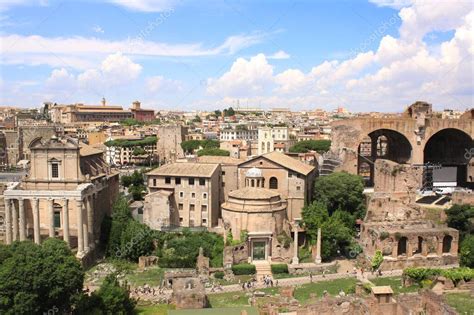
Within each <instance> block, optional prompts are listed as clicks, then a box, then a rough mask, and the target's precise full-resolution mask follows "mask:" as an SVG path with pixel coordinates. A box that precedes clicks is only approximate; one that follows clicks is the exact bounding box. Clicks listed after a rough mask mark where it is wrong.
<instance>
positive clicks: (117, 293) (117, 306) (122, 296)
mask: <svg viewBox="0 0 474 315" xmlns="http://www.w3.org/2000/svg"><path fill="white" fill-rule="evenodd" d="M97 296H98V297H99V298H100V300H101V301H102V303H101V304H102V310H103V313H104V314H123V315H125V314H134V309H135V305H136V301H135V300H133V299H132V298H130V292H129V291H128V290H127V288H126V287H125V286H121V285H120V283H119V282H118V280H117V275H115V274H111V275H108V276H107V277H106V278H105V279H104V282H103V283H102V285H101V286H100V289H99V291H98V292H97Z"/></svg>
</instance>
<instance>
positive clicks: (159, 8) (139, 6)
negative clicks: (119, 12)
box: [109, 0, 176, 12]
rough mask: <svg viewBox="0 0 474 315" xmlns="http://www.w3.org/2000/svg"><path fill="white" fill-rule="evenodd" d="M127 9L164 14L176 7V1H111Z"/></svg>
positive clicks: (110, 0)
mask: <svg viewBox="0 0 474 315" xmlns="http://www.w3.org/2000/svg"><path fill="white" fill-rule="evenodd" d="M109 2H110V3H113V4H116V5H119V6H122V7H124V8H126V9H129V10H133V11H142V12H163V11H166V10H169V9H171V8H172V7H174V6H175V4H176V1H174V0H109Z"/></svg>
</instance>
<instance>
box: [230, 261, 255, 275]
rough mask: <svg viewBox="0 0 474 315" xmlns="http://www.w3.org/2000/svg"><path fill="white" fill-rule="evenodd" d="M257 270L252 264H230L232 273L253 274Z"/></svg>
mask: <svg viewBox="0 0 474 315" xmlns="http://www.w3.org/2000/svg"><path fill="white" fill-rule="evenodd" d="M256 271H257V270H256V269H255V266H254V265H252V264H238V265H233V266H232V272H233V273H234V275H236V276H239V275H253V274H255V272H256Z"/></svg>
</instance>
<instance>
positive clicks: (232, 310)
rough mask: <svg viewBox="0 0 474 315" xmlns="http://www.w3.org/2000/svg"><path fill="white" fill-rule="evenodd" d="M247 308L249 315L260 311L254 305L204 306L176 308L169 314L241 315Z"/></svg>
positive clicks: (255, 314)
mask: <svg viewBox="0 0 474 315" xmlns="http://www.w3.org/2000/svg"><path fill="white" fill-rule="evenodd" d="M243 310H245V311H246V312H247V314H248V315H258V311H257V309H256V308H254V307H249V306H245V307H227V308H219V309H213V308H204V309H199V310H175V311H170V312H168V314H169V315H222V314H225V315H240V314H242V311H243Z"/></svg>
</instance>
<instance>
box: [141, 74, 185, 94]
mask: <svg viewBox="0 0 474 315" xmlns="http://www.w3.org/2000/svg"><path fill="white" fill-rule="evenodd" d="M146 88H147V90H148V92H150V93H163V92H168V93H172V92H179V91H182V90H183V86H182V82H181V81H178V80H171V79H166V78H165V77H163V76H153V77H149V78H147V79H146Z"/></svg>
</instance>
